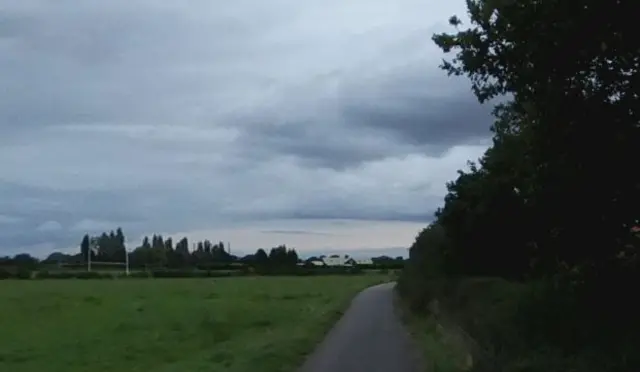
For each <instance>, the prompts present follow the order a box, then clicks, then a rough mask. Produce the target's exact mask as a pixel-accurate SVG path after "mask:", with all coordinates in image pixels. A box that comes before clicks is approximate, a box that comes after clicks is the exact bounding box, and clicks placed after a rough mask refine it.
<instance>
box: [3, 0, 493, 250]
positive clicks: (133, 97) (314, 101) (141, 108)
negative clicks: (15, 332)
mask: <svg viewBox="0 0 640 372" xmlns="http://www.w3.org/2000/svg"><path fill="white" fill-rule="evenodd" d="M453 14H458V15H462V14H464V2H463V1H462V0H455V1H440V0H438V1H436V0H396V1H393V2H391V1H388V0H350V1H344V0H265V1H255V0H235V1H222V0H206V1H205V0H203V1H193V0H192V1H168V0H167V1H157V0H149V1H142V0H126V1H125V0H118V1H114V0H110V1H105V0H82V1H77V0H74V1H70V0H68V1H63V0H56V1H51V0H47V1H44V0H43V1H32V0H4V1H2V6H0V82H1V88H0V254H12V253H16V252H18V251H28V252H30V253H32V254H36V255H42V254H46V253H49V252H50V251H52V250H54V249H57V250H66V249H71V250H76V249H77V248H76V247H77V245H78V244H79V241H80V239H81V237H82V235H83V234H84V233H85V232H89V233H97V232H102V231H103V230H105V229H114V228H116V227H117V226H122V227H123V229H124V231H125V234H126V235H127V237H128V239H129V240H130V241H131V242H130V244H129V245H130V246H131V248H133V247H134V246H135V245H136V244H138V242H139V240H138V239H139V238H140V236H141V235H143V234H152V233H162V234H165V235H172V236H181V235H187V236H189V237H190V238H192V239H201V238H209V239H211V240H214V241H217V240H223V241H230V242H231V244H232V246H233V247H234V248H235V249H237V250H239V251H243V250H246V251H250V250H255V248H258V247H270V246H273V245H276V244H280V243H283V244H287V245H289V246H293V247H296V248H297V249H298V250H299V251H301V252H311V251H313V252H316V251H318V250H325V249H332V250H345V251H353V250H355V249H372V248H390V247H407V246H409V245H410V244H411V242H412V241H413V238H414V237H415V235H416V234H417V232H418V231H419V230H420V229H421V228H422V227H424V226H425V225H426V223H427V222H428V221H429V220H430V219H431V217H432V214H433V212H434V210H435V209H436V208H437V207H438V206H439V205H440V204H441V203H442V198H443V196H444V193H445V182H446V181H447V180H450V179H452V178H453V177H455V175H456V170H457V169H459V168H462V167H464V166H465V163H466V161H467V160H470V159H472V160H473V159H476V158H477V157H479V156H480V155H481V153H482V152H483V151H484V149H485V148H486V144H487V139H488V138H489V136H490V132H489V125H490V123H491V119H490V115H489V111H490V110H489V108H488V107H484V106H481V105H480V104H479V103H477V101H476V100H475V98H474V97H473V95H472V94H471V92H470V88H469V84H468V82H467V81H466V80H465V79H464V78H453V77H451V78H449V77H447V75H446V73H445V72H443V71H441V70H439V69H438V64H439V62H440V61H441V59H442V58H443V54H442V53H441V52H440V51H439V50H438V49H437V47H436V46H435V45H434V44H433V43H432V42H431V40H430V37H431V35H432V34H433V33H434V32H438V31H445V30H450V29H449V27H448V26H447V25H446V22H447V19H448V17H449V16H451V15H453Z"/></svg>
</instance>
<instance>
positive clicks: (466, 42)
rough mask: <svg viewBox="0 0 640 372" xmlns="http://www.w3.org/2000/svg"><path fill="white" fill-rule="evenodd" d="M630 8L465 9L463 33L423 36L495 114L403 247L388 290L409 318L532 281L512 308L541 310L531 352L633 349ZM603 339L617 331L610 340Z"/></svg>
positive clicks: (637, 117) (635, 180)
mask: <svg viewBox="0 0 640 372" xmlns="http://www.w3.org/2000/svg"><path fill="white" fill-rule="evenodd" d="M635 5H637V4H635V3H634V2H632V1H608V0H576V1H560V0H548V1H537V0H523V1H517V2H516V1H494V0H470V1H467V8H468V14H469V16H470V20H471V23H470V24H465V25H463V24H462V22H461V21H460V20H459V19H458V18H457V17H455V16H454V17H452V18H451V19H450V24H451V25H452V26H454V27H455V28H456V31H455V32H452V33H442V34H437V35H434V37H433V41H434V42H435V43H436V44H437V45H438V46H439V47H440V49H442V50H443V51H444V52H445V53H450V54H452V55H453V58H450V59H448V60H445V61H443V63H442V65H441V68H442V69H443V70H444V71H446V72H447V73H448V74H449V75H451V76H466V77H468V78H469V79H470V81H471V83H472V89H473V92H474V93H475V95H476V96H477V98H478V100H479V101H480V102H481V103H487V102H493V103H494V104H495V105H494V111H493V113H494V117H495V121H494V124H493V126H492V129H491V132H492V145H491V146H490V148H489V149H488V150H487V151H486V152H485V153H484V155H483V156H482V157H481V158H480V159H478V160H477V161H473V162H469V163H468V167H467V169H464V170H460V171H458V177H457V178H456V179H454V180H452V181H451V182H449V183H448V184H447V194H446V196H445V198H444V205H443V206H442V207H441V208H440V209H439V210H438V211H437V212H436V214H435V216H434V217H435V219H434V221H433V222H432V223H431V224H429V225H428V226H427V227H426V228H425V229H424V230H422V231H421V232H420V233H419V235H418V236H417V238H416V240H415V242H414V243H413V245H412V247H411V250H410V258H409V261H408V264H407V268H406V269H405V271H404V273H403V276H402V278H401V280H400V289H401V290H402V293H403V295H404V296H405V297H406V298H408V299H410V300H411V301H412V302H413V303H414V304H415V305H416V306H417V307H420V306H422V307H424V304H426V303H427V302H428V300H429V299H430V298H433V297H434V296H437V295H438V293H440V294H441V295H442V293H443V292H441V291H442V290H443V288H445V287H446V288H451V285H452V283H456V282H460V280H463V279H465V278H472V277H497V278H503V279H505V280H509V281H517V282H521V283H533V282H536V283H543V284H541V285H542V288H544V290H542V289H541V290H540V292H536V295H535V300H534V297H530V298H528V299H527V301H529V302H527V305H524V304H521V305H522V306H520V311H524V310H523V309H526V308H533V305H532V303H542V302H544V303H546V304H547V305H548V306H539V307H536V309H538V310H540V313H539V314H538V313H536V314H533V313H531V314H529V315H531V316H530V317H529V318H527V319H528V320H527V322H529V323H531V324H534V323H535V321H536V320H540V319H542V317H543V313H544V314H546V318H544V322H541V323H536V324H538V327H533V326H531V327H530V330H531V332H532V333H531V334H529V338H530V340H536V341H540V340H544V342H542V341H540V344H543V345H546V344H545V342H548V343H549V344H551V343H553V342H555V341H554V340H564V341H566V342H565V343H564V344H563V347H565V350H569V349H571V348H573V349H572V350H574V351H575V349H576V348H580V347H585V348H586V347H587V346H586V343H588V342H591V343H593V342H595V341H596V340H597V341H600V344H601V345H600V346H602V348H601V350H605V349H606V350H610V347H611V345H618V346H619V345H621V344H624V343H625V342H627V343H629V342H631V341H630V340H632V339H633V340H635V341H634V342H637V341H638V340H637V337H636V338H633V337H634V336H633V335H632V334H638V333H639V332H637V330H638V329H640V328H638V326H639V325H640V320H639V319H638V315H637V314H639V313H640V312H639V310H640V303H639V302H638V301H637V300H636V299H635V294H634V293H635V290H636V289H637V283H639V282H640V281H639V280H640V266H639V261H638V249H639V247H640V244H639V243H640V239H639V236H638V234H637V231H638V229H637V226H638V225H640V172H638V159H640V133H639V132H640V52H639V51H640V39H639V38H637V37H636V36H634V35H635V34H636V32H637V30H636V27H634V22H633V17H634V16H633V14H637V11H634V10H633V9H635ZM492 100H493V101H492ZM496 102H499V103H496ZM434 283H441V284H442V286H436V285H435V284H434ZM447 283H448V284H447ZM445 284H446V285H445ZM443 286H444V287H443ZM532 296H533V295H532ZM541 309H542V310H541ZM554 319H555V320H554ZM540 324H543V325H545V326H540ZM551 325H552V326H551ZM523 327H524V326H523ZM605 329H609V330H610V331H611V330H616V332H617V331H620V336H619V338H618V339H616V340H615V341H616V342H613V341H614V340H612V339H611V337H605V336H603V332H604V333H606V332H605V331H604V330H605ZM623 330H626V331H624V332H623ZM630 330H633V331H630ZM611 332H613V331H611ZM534 333H535V334H536V335H535V336H534V335H533V334H534ZM567 334H571V335H573V336H571V337H569V336H566V335H567ZM551 335H553V336H551ZM538 336H539V337H543V338H539V337H538ZM550 340H551V341H550ZM558 342H560V341H558ZM535 347H539V345H538V346H535ZM532 348H534V346H532ZM594 349H595V348H594ZM616 352H618V351H616ZM625 358H626V359H624V358H622V357H620V359H619V361H620V363H623V364H620V365H619V366H618V367H616V368H622V367H621V366H622V365H625V366H628V367H630V366H631V365H632V364H631V363H632V361H633V363H635V364H633V366H634V368H630V369H628V370H636V369H638V368H635V367H638V365H639V363H638V358H635V359H634V358H632V357H631V356H630V355H628V356H626V357H625ZM623 359H624V361H623ZM625 363H626V364H625ZM595 365H597V364H594V366H595ZM600 366H601V365H600ZM594 368H595V367H594ZM532 370H533V369H532ZM608 370H614V369H608ZM615 370H623V369H615Z"/></svg>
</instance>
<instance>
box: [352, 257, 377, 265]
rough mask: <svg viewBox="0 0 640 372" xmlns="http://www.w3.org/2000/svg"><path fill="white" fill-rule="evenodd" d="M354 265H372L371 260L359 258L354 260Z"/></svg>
mask: <svg viewBox="0 0 640 372" xmlns="http://www.w3.org/2000/svg"><path fill="white" fill-rule="evenodd" d="M355 264H356V265H373V260H372V259H370V258H359V259H356V260H355Z"/></svg>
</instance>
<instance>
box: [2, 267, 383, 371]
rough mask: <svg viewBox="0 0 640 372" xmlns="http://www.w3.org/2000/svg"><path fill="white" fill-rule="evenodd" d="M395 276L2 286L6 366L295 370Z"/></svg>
mask: <svg viewBox="0 0 640 372" xmlns="http://www.w3.org/2000/svg"><path fill="white" fill-rule="evenodd" d="M388 278H389V277H388V276H381V275H361V276H330V277H248V278H224V279H213V280H212V279H154V280H109V281H91V280H89V281H78V280H66V281H65V280H61V281H46V280H45V281H13V280H10V281H2V282H0V304H2V305H1V307H2V316H1V317H0V334H1V337H0V370H1V371H12V372H22V371H24V372H27V371H29V372H31V371H52V372H54V371H66V372H73V371H83V372H84V371H93V372H96V371H149V370H154V371H156V372H170V371H176V372H182V371H232V372H233V371H263V372H270V371H292V370H295V368H296V367H297V366H298V365H299V364H300V363H301V362H302V361H303V359H304V356H305V355H306V354H307V353H309V352H310V351H311V350H312V349H313V347H314V346H315V345H316V344H317V342H318V341H320V340H321V339H322V337H323V335H324V333H325V332H326V331H327V330H328V329H329V328H330V326H331V325H332V324H333V322H335V320H337V318H338V317H339V316H340V314H341V312H342V311H343V310H344V309H345V308H346V306H347V305H348V303H349V301H350V299H351V298H352V297H353V295H354V294H355V293H357V292H358V291H360V290H361V289H363V288H365V287H367V286H370V285H373V284H376V283H380V282H383V281H385V280H388Z"/></svg>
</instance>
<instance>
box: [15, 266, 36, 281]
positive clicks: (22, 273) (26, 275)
mask: <svg viewBox="0 0 640 372" xmlns="http://www.w3.org/2000/svg"><path fill="white" fill-rule="evenodd" d="M32 277H33V274H32V271H31V270H29V269H27V268H26V267H20V268H18V271H17V272H16V278H18V279H25V280H26V279H31V278H32Z"/></svg>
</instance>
